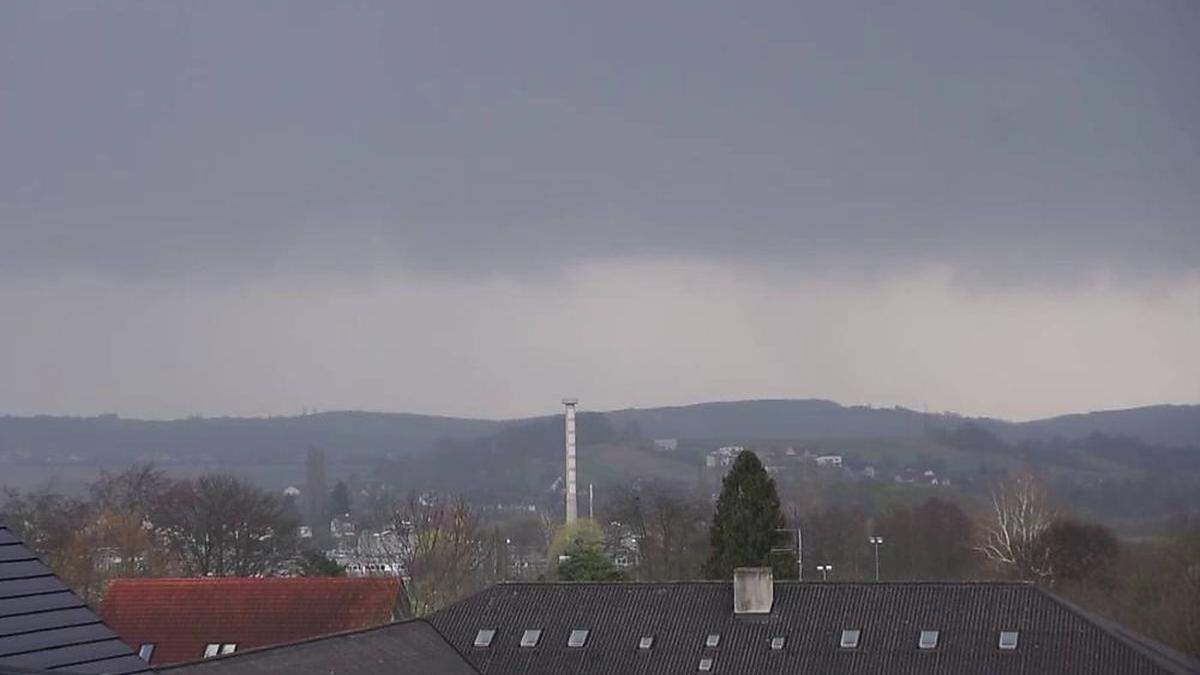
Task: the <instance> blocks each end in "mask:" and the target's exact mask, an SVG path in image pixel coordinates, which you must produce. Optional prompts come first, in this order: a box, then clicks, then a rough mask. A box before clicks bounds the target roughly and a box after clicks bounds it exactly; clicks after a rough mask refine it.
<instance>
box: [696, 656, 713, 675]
mask: <svg viewBox="0 0 1200 675" xmlns="http://www.w3.org/2000/svg"><path fill="white" fill-rule="evenodd" d="M712 666H713V660H712V659H711V658H708V657H705V658H703V659H700V667H699V668H697V670H701V671H704V672H706V673H707V672H708V671H710V670H712Z"/></svg>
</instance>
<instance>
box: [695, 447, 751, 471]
mask: <svg viewBox="0 0 1200 675" xmlns="http://www.w3.org/2000/svg"><path fill="white" fill-rule="evenodd" d="M745 449H746V448H745V447H743V446H740V445H727V446H725V447H722V448H717V449H716V450H713V451H712V452H710V453H708V455H707V456H706V457H705V458H704V464H705V466H707V467H708V468H710V469H713V468H716V467H718V466H729V465H730V464H733V460H735V459H737V456H738V455H740V454H742V452H743V451H745Z"/></svg>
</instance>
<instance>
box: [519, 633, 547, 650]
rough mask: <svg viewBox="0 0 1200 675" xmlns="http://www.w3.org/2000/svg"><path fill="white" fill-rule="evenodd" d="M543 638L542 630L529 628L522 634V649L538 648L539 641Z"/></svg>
mask: <svg viewBox="0 0 1200 675" xmlns="http://www.w3.org/2000/svg"><path fill="white" fill-rule="evenodd" d="M541 638H542V629H541V628H529V629H527V630H526V631H525V632H524V633H522V634H521V646H522V647H536V646H537V643H538V640H540V639H541Z"/></svg>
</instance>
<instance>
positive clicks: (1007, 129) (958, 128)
mask: <svg viewBox="0 0 1200 675" xmlns="http://www.w3.org/2000/svg"><path fill="white" fill-rule="evenodd" d="M848 4H849V3H830V5H829V6H827V7H824V8H814V7H810V6H797V5H796V3H777V4H766V5H759V6H755V7H753V8H750V7H745V6H737V5H727V6H723V7H721V6H702V5H700V4H697V3H678V4H648V3H642V2H636V3H628V4H624V5H622V4H620V3H617V4H614V3H604V4H603V5H598V6H593V7H578V6H576V7H565V6H561V5H559V4H556V3H503V4H497V5H492V6H488V7H480V6H477V5H471V6H455V5H454V4H453V3H431V4H429V5H427V6H421V5H420V4H418V3H403V4H401V5H393V4H390V3H381V4H379V5H375V6H365V7H363V6H355V7H350V6H340V5H336V6H335V5H330V4H328V3H308V4H305V3H288V4H272V3H255V4H254V5H252V6H247V5H245V4H243V3H235V4H226V5H191V4H187V5H185V4H178V5H153V4H152V5H146V4H121V3H116V4H112V3H105V4H103V5H87V4H83V3H70V4H65V5H51V6H46V5H42V4H38V5H10V6H6V7H5V8H3V9H0V12H3V13H4V14H5V15H6V16H5V17H4V21H3V22H2V24H3V27H0V31H4V33H3V35H0V38H2V39H3V40H4V42H5V43H6V45H7V50H6V52H5V53H4V55H3V57H2V58H3V60H2V61H0V64H2V65H0V81H2V82H3V83H4V85H3V86H4V91H3V94H4V95H3V97H2V99H0V107H2V108H0V110H2V122H0V146H2V147H4V148H5V149H6V150H5V153H4V159H2V160H0V244H3V245H2V246H0V263H2V264H3V266H4V267H5V268H7V269H8V270H10V271H13V270H16V271H18V272H19V273H21V274H37V273H38V270H43V271H46V272H47V273H50V274H54V273H57V272H56V271H55V270H60V269H62V268H68V269H73V270H83V271H85V272H99V273H101V274H103V275H117V276H123V277H132V278H144V277H158V276H168V277H169V276H184V277H187V278H196V277H197V276H199V275H203V274H205V273H209V274H212V275H216V276H220V277H225V276H229V275H234V276H237V277H248V278H254V277H256V276H259V275H262V274H276V273H295V272H301V273H303V272H306V271H308V272H311V271H314V270H323V269H324V270H331V271H339V272H350V273H357V272H362V271H363V270H370V269H392V268H394V267H396V266H400V267H403V268H405V269H408V270H414V271H420V272H440V273H444V274H448V275H450V276H456V275H457V276H461V275H473V274H477V273H480V272H483V273H495V274H516V273H529V272H535V271H538V270H550V271H561V270H562V269H564V266H566V268H567V269H569V265H571V264H577V263H578V262H580V261H582V260H592V259H613V258H630V257H638V258H641V257H651V258H652V257H656V256H664V255H665V256H672V255H683V256H701V257H709V258H714V259H723V260H732V261H736V262H753V263H761V264H771V265H778V266H783V267H791V268H794V269H799V270H810V271H830V270H840V271H842V272H849V273H851V274H861V273H863V272H867V271H871V272H873V271H878V270H880V269H884V270H891V271H899V272H904V271H906V270H908V269H910V268H912V267H914V266H920V265H926V264H948V265H951V266H953V267H955V268H958V269H959V270H960V271H961V272H962V273H963V274H964V275H966V276H967V277H978V279H980V280H983V281H986V280H989V279H999V280H1004V281H1012V280H1014V279H1017V280H1023V281H1025V282H1029V281H1033V282H1039V281H1042V280H1062V279H1064V278H1066V279H1071V278H1075V277H1083V278H1087V277H1088V276H1089V275H1090V274H1093V273H1095V272H1097V271H1101V272H1111V273H1115V274H1128V275H1130V276H1142V275H1146V274H1149V273H1154V274H1156V275H1161V274H1168V275H1174V274H1177V273H1179V272H1181V271H1189V270H1194V269H1196V266H1197V263H1196V261H1197V260H1200V226H1197V224H1196V213H1197V212H1198V207H1200V189H1198V188H1200V164H1198V163H1197V162H1195V157H1197V156H1198V155H1200V141H1198V138H1200V136H1198V131H1200V87H1197V85H1196V81H1195V72H1196V70H1197V68H1198V67H1200V47H1197V45H1198V44H1200V40H1196V39H1195V38H1196V36H1197V35H1200V10H1197V9H1196V8H1195V7H1193V6H1191V5H1189V4H1187V3H1182V4H1175V5H1170V4H1166V3H1163V4H1152V5H1138V6H1133V5H1130V4H1129V3H1119V2H1113V3H1107V4H1103V5H1100V6H1097V5H1095V4H1094V3H1059V4H1058V5H1057V6H1056V7H1054V8H1051V9H1048V8H1046V7H1044V6H1034V5H1033V4H1028V5H1026V4H1023V3H1003V4H1001V5H996V6H992V7H982V8H975V9H964V8H962V7H960V6H958V3H928V4H923V5H922V6H921V7H912V6H908V5H894V4H891V3H881V4H879V5H878V6H872V7H865V6H859V7H853V8H852V7H848V6H846V5H848Z"/></svg>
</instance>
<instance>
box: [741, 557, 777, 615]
mask: <svg viewBox="0 0 1200 675" xmlns="http://www.w3.org/2000/svg"><path fill="white" fill-rule="evenodd" d="M774 603H775V578H774V575H772V573H771V568H770V567H738V568H737V569H735V570H733V613H734V614H770V613H771V605H772V604H774Z"/></svg>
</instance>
